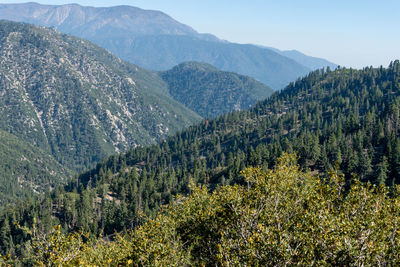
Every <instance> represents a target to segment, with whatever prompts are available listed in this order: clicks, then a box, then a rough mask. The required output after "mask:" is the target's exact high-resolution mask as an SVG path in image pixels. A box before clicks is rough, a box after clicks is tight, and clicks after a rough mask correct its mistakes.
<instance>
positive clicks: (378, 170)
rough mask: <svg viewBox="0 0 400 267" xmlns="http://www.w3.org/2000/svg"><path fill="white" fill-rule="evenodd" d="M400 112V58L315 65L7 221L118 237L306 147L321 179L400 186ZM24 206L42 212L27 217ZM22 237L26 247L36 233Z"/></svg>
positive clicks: (305, 160)
mask: <svg viewBox="0 0 400 267" xmlns="http://www.w3.org/2000/svg"><path fill="white" fill-rule="evenodd" d="M399 114H400V62H399V61H395V62H393V63H391V64H390V66H389V67H388V68H387V69H385V68H377V69H374V68H365V69H364V70H352V69H343V68H340V69H337V70H335V71H327V72H323V71H316V72H313V73H311V74H309V75H308V76H307V77H305V78H303V79H301V80H299V81H297V82H296V83H292V84H290V85H289V86H288V87H286V88H285V89H284V90H283V91H281V92H279V93H278V92H277V93H275V94H273V95H272V96H271V97H269V98H268V99H267V100H265V101H263V102H261V103H258V104H257V105H256V106H255V107H253V108H252V109H251V110H248V111H241V112H238V111H234V112H232V113H229V114H226V115H223V116H220V117H218V118H216V119H214V120H205V121H203V122H202V123H201V124H199V125H197V126H191V127H189V128H188V129H187V130H185V131H182V132H180V133H178V134H176V135H175V136H171V137H169V138H167V139H166V140H165V141H163V142H161V143H159V144H157V145H152V146H149V147H138V148H135V149H131V150H130V151H128V152H127V153H125V154H120V155H118V156H117V155H116V156H112V157H110V158H109V159H107V160H105V161H104V162H102V163H100V164H98V165H97V166H96V168H95V169H93V170H91V171H89V172H87V173H85V174H82V175H81V176H80V177H79V179H78V180H77V181H74V182H73V183H70V184H69V185H68V186H67V187H65V188H58V189H57V190H55V192H54V193H53V194H52V196H51V197H48V198H45V199H44V200H43V201H42V202H35V203H33V204H30V206H27V205H24V204H21V205H19V206H18V207H13V208H11V209H9V210H8V211H6V212H7V217H8V218H11V217H13V216H14V217H15V218H16V220H17V221H20V222H21V224H22V225H26V224H27V225H29V227H34V226H33V224H32V222H34V221H35V220H34V219H33V217H34V218H36V222H37V223H36V227H41V228H43V229H51V228H52V225H54V224H61V225H62V226H63V228H64V229H65V230H67V231H75V230H78V229H83V230H84V231H87V232H91V233H94V234H99V233H101V234H102V235H103V236H104V234H105V235H107V234H114V233H115V231H123V230H124V229H128V228H135V227H136V226H138V225H139V224H141V222H142V221H143V219H142V217H141V216H142V215H141V214H142V212H144V213H145V214H148V215H151V216H153V215H155V214H156V213H157V211H158V210H159V208H160V206H162V205H164V204H166V203H169V202H171V201H172V200H173V199H174V196H176V195H177V194H187V193H189V192H190V191H191V188H192V187H191V186H190V183H195V184H196V183H199V184H206V185H207V186H208V187H209V188H210V189H211V190H212V189H215V188H217V187H218V186H219V185H222V184H235V183H238V184H246V182H245V181H244V180H243V176H241V175H240V171H241V170H243V169H244V168H245V167H246V166H259V167H261V168H270V167H273V164H274V163H275V162H276V160H277V158H278V157H279V156H280V155H281V154H282V152H283V151H287V152H295V153H297V155H298V160H299V164H300V166H301V168H304V169H309V170H310V171H311V172H312V173H314V174H316V175H321V177H323V176H322V175H325V174H329V173H330V171H331V170H332V169H338V170H339V173H338V174H339V175H340V176H341V175H342V174H343V177H344V180H343V182H344V183H342V182H341V185H340V186H341V187H342V186H344V187H345V188H348V186H349V185H350V184H352V183H353V182H354V179H355V177H357V178H358V179H359V180H361V181H369V182H372V183H375V184H386V185H389V186H391V185H395V184H400V168H399V166H400V115H399ZM355 185H356V186H357V183H355ZM59 203H63V204H59ZM93 203H96V204H95V205H94V206H93ZM178 203H179V202H178ZM46 207H54V208H53V209H51V208H50V209H49V208H46ZM18 210H25V211H28V210H41V211H42V213H41V215H40V216H39V215H29V216H24V215H22V213H21V212H18ZM28 213H29V212H28ZM29 214H32V213H29ZM54 214H56V216H54ZM52 216H53V217H52ZM48 218H52V220H51V221H50V222H49V221H48V220H49V219H48ZM1 231H2V229H0V232H1ZM14 231H15V232H17V229H14ZM10 233H11V232H10ZM10 235H11V234H8V236H10ZM6 236H7V235H6ZM13 239H14V240H20V241H19V242H20V243H23V242H24V240H27V239H29V236H24V235H22V234H20V235H14V236H13ZM20 248H21V247H20Z"/></svg>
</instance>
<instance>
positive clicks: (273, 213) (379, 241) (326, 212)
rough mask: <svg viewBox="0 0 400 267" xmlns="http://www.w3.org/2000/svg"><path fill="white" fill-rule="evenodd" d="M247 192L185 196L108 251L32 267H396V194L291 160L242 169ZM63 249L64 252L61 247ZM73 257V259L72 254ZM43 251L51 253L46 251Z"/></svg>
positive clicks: (399, 209)
mask: <svg viewBox="0 0 400 267" xmlns="http://www.w3.org/2000/svg"><path fill="white" fill-rule="evenodd" d="M242 175H243V176H244V179H245V181H246V182H247V185H233V186H229V185H228V186H221V187H218V188H217V189H216V190H215V191H214V192H211V193H210V192H209V190H208V189H207V188H206V187H205V186H199V187H196V186H193V187H191V193H190V194H189V196H188V197H178V198H177V199H176V201H174V202H173V203H172V204H170V205H169V206H166V207H165V208H163V209H162V211H161V212H160V213H159V214H158V215H157V216H156V217H155V218H154V219H152V220H149V221H148V222H145V223H144V224H143V225H142V226H140V227H139V228H137V229H136V230H135V231H134V232H133V233H131V234H128V235H126V236H123V237H118V238H117V240H115V241H112V242H103V241H99V242H97V243H93V242H88V243H86V244H85V245H84V246H83V248H81V243H80V242H77V241H76V240H77V238H76V237H73V236H71V235H68V236H65V237H64V239H61V241H59V240H60V239H59V233H58V232H55V233H54V234H53V235H52V236H51V237H50V238H49V239H50V241H48V242H50V244H53V243H52V242H53V241H51V240H54V239H56V240H58V241H57V244H61V245H60V246H58V247H61V250H60V251H57V252H58V253H57V254H54V257H50V258H49V257H47V255H49V253H48V252H46V251H47V250H45V251H43V252H42V253H41V252H40V251H38V253H37V254H35V257H36V259H37V261H36V263H37V264H45V263H54V264H56V265H57V264H58V263H60V262H59V258H60V257H63V255H65V254H68V255H69V254H70V251H73V249H76V250H79V253H76V254H75V258H73V259H72V258H71V259H70V260H69V261H66V262H64V264H75V263H77V262H78V263H79V264H83V265H89V264H90V265H93V264H94V265H103V264H105V263H108V264H110V265H113V266H117V265H135V266H149V265H150V266H189V265H194V266H212V265H217V266H242V265H246V266H261V265H262V266H283V265H301V266H304V265H307V266H309V265H312V266H327V265H328V266H366V265H368V266H369V265H372V266H376V265H383V266H392V265H398V264H399V263H400V256H399V255H400V216H399V214H400V198H399V196H400V194H399V193H400V187H399V186H397V187H396V188H394V189H393V192H392V196H389V195H388V192H389V191H388V188H386V187H384V186H373V185H371V184H364V183H361V182H359V181H354V183H353V184H352V186H351V187H350V188H349V189H345V182H344V179H343V176H341V175H338V173H337V172H331V173H330V174H329V176H328V177H326V178H325V177H318V176H315V175H312V174H311V173H309V172H302V171H301V170H300V167H299V166H298V165H297V163H296V157H295V156H294V155H293V154H283V155H282V156H281V157H280V158H279V159H278V163H277V164H276V166H275V168H274V169H272V170H266V171H263V170H261V169H260V168H248V169H246V170H244V171H243V172H242ZM65 243H67V244H68V245H66V246H63V245H62V244H65ZM71 247H72V248H73V249H71ZM49 250H51V249H50V248H49Z"/></svg>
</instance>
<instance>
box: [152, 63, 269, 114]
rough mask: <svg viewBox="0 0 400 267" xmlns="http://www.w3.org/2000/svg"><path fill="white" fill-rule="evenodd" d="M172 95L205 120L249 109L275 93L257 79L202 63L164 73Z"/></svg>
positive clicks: (186, 65) (182, 65)
mask: <svg viewBox="0 0 400 267" xmlns="http://www.w3.org/2000/svg"><path fill="white" fill-rule="evenodd" d="M160 75H161V77H162V78H163V80H164V81H165V82H166V83H167V84H168V89H169V93H170V94H171V96H172V97H173V98H174V99H175V100H177V101H179V102H180V103H182V104H184V105H185V106H186V107H188V108H190V109H191V110H193V111H195V112H196V113H197V114H199V115H200V116H202V117H203V118H215V117H217V116H218V115H222V114H224V113H228V112H230V111H233V110H246V109H249V108H250V107H251V106H253V105H254V104H255V103H256V102H257V101H259V100H263V99H265V98H267V97H268V96H270V95H271V94H272V93H273V90H272V88H270V87H268V86H266V85H264V84H262V83H260V82H258V81H256V80H254V79H253V78H250V77H247V76H243V75H239V74H236V73H232V72H225V71H220V70H218V69H217V68H215V67H213V66H211V65H209V64H206V63H199V62H185V63H182V64H179V65H178V66H175V67H173V68H172V69H171V70H168V71H164V72H160Z"/></svg>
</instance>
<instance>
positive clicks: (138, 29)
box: [0, 3, 336, 89]
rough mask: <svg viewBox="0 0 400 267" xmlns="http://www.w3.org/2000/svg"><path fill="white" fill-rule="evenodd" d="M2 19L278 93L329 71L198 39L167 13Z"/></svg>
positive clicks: (145, 63) (77, 9)
mask: <svg viewBox="0 0 400 267" xmlns="http://www.w3.org/2000/svg"><path fill="white" fill-rule="evenodd" d="M0 19H7V20H13V21H20V22H27V23H32V24H37V25H41V26H46V27H56V28H57V29H58V30H59V31H61V32H64V33H68V34H73V35H76V36H79V37H82V38H85V39H88V40H90V41H92V42H94V43H96V44H98V45H100V46H102V47H104V48H106V49H108V50H109V51H111V52H112V53H114V54H115V55H117V56H119V57H121V58H122V59H124V60H127V61H129V62H132V63H134V64H137V65H139V66H141V67H144V68H147V69H152V70H158V71H163V70H168V69H170V68H172V67H173V66H175V65H178V64H180V63H182V62H186V61H198V62H205V63H209V64H212V65H214V66H215V67H217V68H219V69H221V70H225V71H233V72H237V73H239V74H243V75H248V76H251V77H253V78H255V79H257V80H259V81H261V82H263V83H264V84H267V85H269V86H271V87H272V88H274V89H281V88H283V87H284V86H285V85H287V84H288V83H289V82H291V81H294V80H296V79H297V78H298V77H300V76H304V75H306V74H307V73H309V72H310V71H311V70H312V69H315V68H310V66H314V67H317V68H321V67H324V66H321V65H320V64H319V65H307V64H305V65H303V63H307V60H306V59H307V56H305V55H303V54H302V56H301V60H300V62H299V61H297V60H299V59H298V57H293V56H290V55H285V54H284V53H278V52H277V51H274V50H271V49H269V48H262V47H258V46H255V45H240V44H234V43H229V42H225V41H222V40H219V39H218V38H217V37H215V36H213V35H210V34H199V33H197V32H196V31H195V30H193V29H192V28H190V27H189V26H186V25H184V24H182V23H179V22H177V21H176V20H174V19H172V18H171V17H170V16H168V15H166V14H164V13H162V12H159V11H151V10H143V9H140V8H135V7H130V6H116V7H109V8H94V7H82V6H79V5H76V4H70V5H62V6H52V5H40V4H36V3H26V4H0ZM302 62H303V63H302ZM321 62H322V61H321ZM322 63H323V65H324V64H325V62H322ZM326 64H329V66H331V68H332V66H336V65H335V64H333V63H330V62H326Z"/></svg>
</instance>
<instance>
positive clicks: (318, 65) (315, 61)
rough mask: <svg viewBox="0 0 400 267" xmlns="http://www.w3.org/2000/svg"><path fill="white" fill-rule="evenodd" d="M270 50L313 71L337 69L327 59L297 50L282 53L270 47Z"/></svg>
mask: <svg viewBox="0 0 400 267" xmlns="http://www.w3.org/2000/svg"><path fill="white" fill-rule="evenodd" d="M268 48H269V49H272V50H273V51H275V52H277V53H279V54H281V55H283V56H285V57H288V58H291V59H293V60H295V61H296V62H298V63H300V64H301V65H303V66H306V67H307V68H310V69H312V70H316V69H322V68H326V67H329V68H331V69H335V68H336V67H337V65H336V64H334V63H332V62H329V61H328V60H326V59H323V58H317V57H311V56H307V55H305V54H303V53H301V52H299V51H297V50H283V51H282V50H279V49H276V48H272V47H268Z"/></svg>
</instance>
